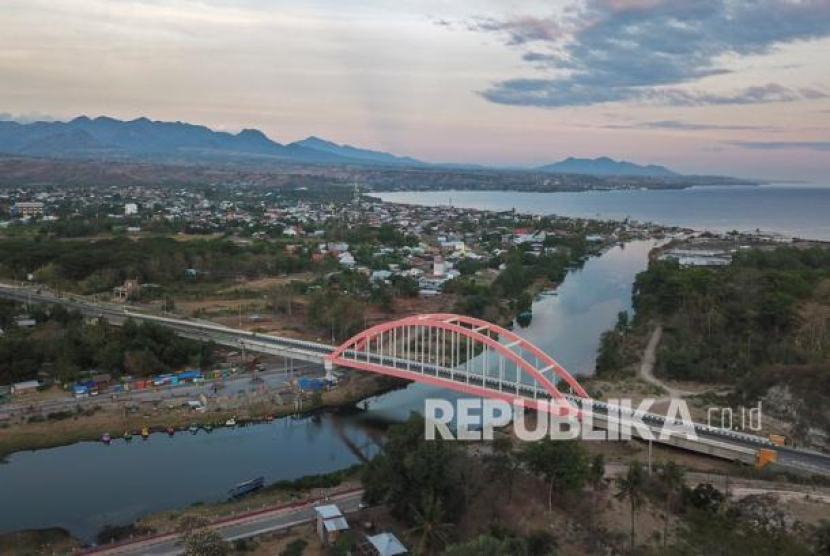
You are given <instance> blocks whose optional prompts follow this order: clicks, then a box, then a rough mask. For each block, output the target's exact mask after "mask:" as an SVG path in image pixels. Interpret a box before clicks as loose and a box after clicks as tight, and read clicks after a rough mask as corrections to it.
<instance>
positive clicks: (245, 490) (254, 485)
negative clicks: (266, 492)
mask: <svg viewBox="0 0 830 556" xmlns="http://www.w3.org/2000/svg"><path fill="white" fill-rule="evenodd" d="M263 486H265V477H257V478H256V479H251V480H249V481H245V482H243V483H239V484H238V485H236V486H235V487H233V488H232V489H230V490H229V491H228V498H230V499H231V500H237V499H239V498H242V497H243V496H245V495H246V494H250V493H252V492H256V491H257V490H259V489H261V488H262V487H263Z"/></svg>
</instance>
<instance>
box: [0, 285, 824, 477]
mask: <svg viewBox="0 0 830 556" xmlns="http://www.w3.org/2000/svg"><path fill="white" fill-rule="evenodd" d="M0 297H8V298H11V299H18V300H20V301H26V300H30V301H33V302H41V303H60V304H64V305H67V306H68V307H70V308H73V309H77V310H79V311H80V312H82V313H84V314H88V315H93V316H104V317H106V318H107V319H108V320H110V321H111V322H113V323H115V324H120V323H122V322H124V321H125V320H126V319H127V318H142V319H148V320H152V321H155V322H158V323H159V324H162V325H164V326H168V327H170V328H172V329H174V330H176V331H177V333H179V334H182V335H184V336H187V337H192V338H197V339H202V340H208V339H212V340H213V341H215V342H216V343H219V344H223V345H231V346H234V347H237V346H238V345H240V344H241V343H244V344H245V345H246V346H247V347H248V349H249V350H251V351H261V352H263V353H271V354H273V355H292V356H293V357H294V358H295V359H304V358H305V359H306V360H307V361H313V362H317V363H319V362H321V361H322V360H323V358H324V357H325V356H326V355H327V354H329V353H331V351H332V350H333V349H334V348H333V346H328V345H325V344H321V343H318V342H308V341H304V340H296V339H292V338H282V337H276V336H268V335H263V334H256V333H253V332H247V331H243V330H235V329H232V328H228V327H224V326H218V325H213V324H205V323H204V322H200V321H195V320H184V319H173V318H163V317H157V316H152V315H142V314H136V313H127V312H125V311H124V309H123V308H120V307H115V308H113V307H112V306H111V305H110V304H106V305H103V304H100V305H99V304H91V303H89V301H88V300H86V299H83V298H76V297H67V296H63V297H58V296H56V295H55V294H52V293H51V292H47V291H45V290H44V291H42V292H41V291H38V290H34V289H33V288H19V287H15V286H9V285H6V284H0ZM652 339H654V338H652ZM658 340H659V338H658ZM655 349H656V343H655ZM355 355H356V354H355ZM361 356H362V354H361ZM367 357H369V356H368V355H367ZM371 358H372V359H374V360H375V361H372V362H379V363H381V364H383V365H393V366H401V368H403V366H405V367H406V369H407V371H409V370H412V371H414V372H420V373H422V374H425V375H426V374H429V375H432V376H435V377H439V376H444V375H449V377H450V378H451V379H452V378H453V375H454V374H455V375H458V371H457V370H451V369H446V368H443V367H437V366H435V365H432V364H427V363H423V362H421V363H418V362H415V363H414V364H413V365H412V367H411V368H410V362H406V361H403V360H397V359H396V360H391V359H390V358H388V357H383V356H378V355H373V356H371ZM367 361H371V359H367ZM474 380H475V381H478V382H480V383H482V384H485V383H486V384H487V385H488V386H492V387H493V388H495V389H496V390H499V389H500V387H501V386H504V387H505V392H508V391H509V390H507V388H510V387H515V388H516V389H517V390H521V392H518V391H517V392H516V394H517V395H526V394H528V392H526V390H530V395H531V396H533V395H534V393H533V392H532V390H538V388H529V387H528V386H526V385H519V384H517V385H512V384H507V385H501V386H500V385H498V384H494V385H490V384H489V383H491V382H494V381H495V378H494V377H482V376H470V377H469V380H468V383H473V381H474ZM540 394H541V395H545V394H546V392H540ZM570 399H571V400H572V401H574V399H573V398H572V397H570ZM577 401H579V400H577ZM607 407H609V406H608V404H603V403H601V402H597V403H596V404H595V405H594V407H593V411H600V412H602V411H605V409H604V408H607ZM645 420H647V421H649V420H651V421H653V422H655V423H657V424H661V423H662V422H664V421H665V418H664V417H662V416H659V415H648V416H646V417H645ZM695 429H696V431H697V433H698V435H700V436H704V437H707V436H708V437H712V438H716V439H717V441H718V442H720V443H722V444H723V445H724V446H727V447H728V446H729V445H733V446H736V447H738V448H740V450H739V451H742V450H744V449H745V448H747V447H751V448H753V449H757V448H759V447H764V448H770V449H774V450H776V451H777V452H778V455H779V458H778V462H777V463H778V464H779V465H782V466H785V467H790V468H794V469H798V470H801V471H807V472H812V473H823V474H826V475H830V456H828V455H825V454H819V453H817V452H811V451H807V450H795V449H791V448H779V447H776V446H773V445H772V444H771V443H770V442H769V441H768V440H767V439H765V438H763V437H758V436H754V435H749V434H742V433H737V432H734V431H728V430H721V429H715V428H712V427H708V426H706V425H701V424H696V425H695Z"/></svg>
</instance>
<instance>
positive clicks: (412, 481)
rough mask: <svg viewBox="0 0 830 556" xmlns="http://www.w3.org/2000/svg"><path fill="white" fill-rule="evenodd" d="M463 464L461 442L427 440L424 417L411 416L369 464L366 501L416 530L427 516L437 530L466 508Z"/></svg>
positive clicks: (392, 432)
mask: <svg viewBox="0 0 830 556" xmlns="http://www.w3.org/2000/svg"><path fill="white" fill-rule="evenodd" d="M464 459H465V455H464V453H463V452H462V451H461V449H460V445H459V444H458V443H454V442H448V441H444V440H434V441H427V440H425V439H424V420H423V417H421V416H419V415H416V414H412V415H411V416H410V418H409V420H407V421H406V422H405V423H403V424H401V425H398V426H395V427H392V428H391V429H390V430H389V436H388V438H387V441H386V443H385V444H384V449H383V452H382V453H381V454H379V455H378V456H376V457H375V458H374V459H373V460H372V461H370V462H369V463H368V464H367V465H366V467H365V469H364V472H363V476H362V479H363V486H364V489H365V495H364V496H365V499H366V501H367V502H369V503H371V504H380V503H385V504H387V505H388V506H389V508H390V511H391V512H392V515H393V516H395V517H396V518H397V519H399V520H400V521H402V522H403V523H405V524H407V525H409V526H414V525H416V518H415V516H416V514H418V513H420V514H422V517H423V516H424V515H425V514H426V517H429V518H430V519H432V520H433V525H437V524H438V523H441V522H442V520H446V519H451V518H452V516H456V517H457V516H459V515H460V513H461V510H462V509H463V506H464V493H463V489H462V486H461V485H462V483H463V481H462V478H461V476H460V475H461V472H462V468H463V465H462V463H463V462H464ZM419 525H420V526H421V527H423V526H424V524H423V523H421V524H419Z"/></svg>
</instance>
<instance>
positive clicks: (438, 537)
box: [409, 491, 452, 556]
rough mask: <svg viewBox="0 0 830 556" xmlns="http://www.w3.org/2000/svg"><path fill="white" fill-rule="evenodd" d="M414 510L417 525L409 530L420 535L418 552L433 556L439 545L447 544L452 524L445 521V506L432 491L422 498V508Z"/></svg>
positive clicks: (425, 555)
mask: <svg viewBox="0 0 830 556" xmlns="http://www.w3.org/2000/svg"><path fill="white" fill-rule="evenodd" d="M413 510H414V511H413V513H414V515H415V523H416V525H415V527H413V528H412V529H410V531H409V532H410V533H413V534H417V535H420V540H419V541H418V550H417V554H418V556H432V555H433V554H435V553H436V550H437V549H438V548H439V546H441V545H445V544H447V532H448V531H449V530H450V529H452V524H451V523H447V522H445V521H444V506H443V504H442V503H441V499H440V498H438V497H437V496H435V493H434V492H432V491H430V492H429V493H427V494H426V495H425V496H424V498H423V499H422V500H421V507H420V509H419V508H413Z"/></svg>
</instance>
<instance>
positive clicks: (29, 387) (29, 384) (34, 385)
mask: <svg viewBox="0 0 830 556" xmlns="http://www.w3.org/2000/svg"><path fill="white" fill-rule="evenodd" d="M39 386H40V383H39V382H38V381H36V380H26V381H24V382H18V383H15V384H12V388H11V392H12V394H13V395H16V396H19V395H21V394H30V393H32V392H37V389H38V387H39Z"/></svg>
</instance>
